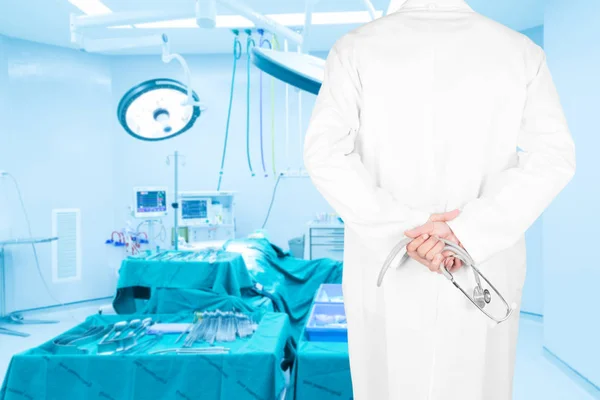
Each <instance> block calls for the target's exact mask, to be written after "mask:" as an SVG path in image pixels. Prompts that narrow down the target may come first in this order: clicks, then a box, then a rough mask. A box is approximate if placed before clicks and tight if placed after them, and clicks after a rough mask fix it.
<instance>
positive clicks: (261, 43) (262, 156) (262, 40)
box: [258, 29, 273, 178]
mask: <svg viewBox="0 0 600 400" xmlns="http://www.w3.org/2000/svg"><path fill="white" fill-rule="evenodd" d="M258 33H259V34H260V40H259V42H258V47H264V46H265V45H267V46H269V49H272V48H273V46H272V45H271V42H270V41H269V40H268V39H265V37H264V35H265V31H264V29H259V30H258ZM271 101H273V99H272V98H271ZM259 116H260V160H261V162H262V169H263V173H264V175H265V178H267V177H268V176H269V174H268V173H267V167H266V166H265V153H264V144H263V72H262V71H260V113H259Z"/></svg>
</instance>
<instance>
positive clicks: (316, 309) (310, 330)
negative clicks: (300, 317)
mask: <svg viewBox="0 0 600 400" xmlns="http://www.w3.org/2000/svg"><path fill="white" fill-rule="evenodd" d="M317 314H325V315H331V316H333V315H342V316H344V319H345V317H346V311H345V310H344V304H343V303H315V304H313V306H312V310H311V312H310V317H309V318H308V322H307V324H306V329H305V331H304V332H305V334H306V338H307V339H308V340H309V341H311V342H347V341H348V329H347V328H340V327H327V326H319V325H317V323H316V319H315V316H316V315H317Z"/></svg>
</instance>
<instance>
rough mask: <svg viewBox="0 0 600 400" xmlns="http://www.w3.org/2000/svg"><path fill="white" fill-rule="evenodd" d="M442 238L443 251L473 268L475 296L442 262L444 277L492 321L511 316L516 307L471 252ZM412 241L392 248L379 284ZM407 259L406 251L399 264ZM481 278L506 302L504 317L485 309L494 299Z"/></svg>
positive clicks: (408, 239)
mask: <svg viewBox="0 0 600 400" xmlns="http://www.w3.org/2000/svg"><path fill="white" fill-rule="evenodd" d="M440 240H441V241H442V242H443V243H444V244H445V245H446V246H445V247H444V249H443V250H442V251H443V252H445V251H450V252H452V253H453V254H454V257H455V258H457V259H459V260H460V261H462V262H463V264H464V265H465V266H468V267H470V268H471V270H472V271H473V275H474V277H475V288H474V290H473V296H470V295H469V294H468V293H467V292H466V291H465V290H464V289H463V288H462V287H461V286H460V285H459V284H458V283H457V282H456V281H455V280H454V276H453V275H452V274H451V273H450V272H449V271H448V270H447V269H446V267H445V265H444V264H443V263H442V265H441V266H440V270H441V272H442V274H443V275H444V277H446V279H448V280H449V281H450V282H452V284H453V285H454V286H455V287H456V288H457V289H458V290H460V291H461V292H462V293H463V294H464V295H465V296H466V297H467V299H469V301H470V302H471V303H473V305H474V306H475V307H477V308H478V309H479V310H480V311H481V312H482V313H484V314H485V315H486V316H487V317H488V318H490V319H491V320H492V321H494V322H496V323H498V324H499V323H500V322H503V321H506V320H507V319H508V318H509V317H510V316H511V314H512V312H513V309H514V307H511V306H510V305H509V304H508V302H507V301H506V300H505V299H504V297H503V296H502V294H500V292H499V291H498V290H497V289H496V288H495V287H494V285H492V283H491V282H490V281H489V280H488V279H487V278H486V277H485V276H484V275H483V274H482V273H481V272H480V271H479V269H478V268H477V267H476V266H475V262H474V261H473V259H472V258H471V256H470V255H469V253H467V252H466V250H464V249H463V248H462V247H460V246H458V245H457V244H456V243H453V242H451V241H449V240H446V239H441V238H440ZM411 241H412V239H410V238H406V239H403V240H401V241H400V242H398V244H397V245H396V246H395V247H394V248H393V249H392V251H391V252H390V254H389V255H388V257H387V258H386V260H385V262H384V263H383V266H382V267H381V270H380V271H379V276H378V278H377V286H381V284H382V282H383V278H384V276H385V274H386V273H387V271H388V270H389V269H390V267H391V266H392V262H393V261H394V260H395V259H396V257H397V256H398V254H399V253H400V252H401V251H402V250H404V249H405V248H406V246H407V245H408V244H409V243H410V242H411ZM407 259H408V254H406V253H405V254H404V255H403V256H402V259H401V260H400V263H399V265H401V264H402V263H404V261H406V260H407ZM481 279H483V280H484V281H485V282H486V283H487V284H488V285H489V286H490V288H491V289H492V290H493V291H494V292H495V293H496V295H497V296H498V297H499V298H500V301H502V303H503V304H504V307H505V308H506V312H505V314H504V315H503V316H502V317H499V318H497V317H495V316H493V315H491V314H490V313H488V312H487V310H485V309H484V308H485V306H486V305H487V304H489V303H490V302H491V301H492V294H491V292H490V291H489V290H488V289H483V287H482V286H481Z"/></svg>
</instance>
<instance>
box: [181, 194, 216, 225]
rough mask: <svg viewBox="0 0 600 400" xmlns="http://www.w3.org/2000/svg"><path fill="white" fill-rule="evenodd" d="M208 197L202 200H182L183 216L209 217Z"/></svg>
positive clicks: (190, 217) (186, 217) (186, 218)
mask: <svg viewBox="0 0 600 400" xmlns="http://www.w3.org/2000/svg"><path fill="white" fill-rule="evenodd" d="M209 201H210V200H208V199H202V200H183V201H182V202H181V218H182V219H184V220H189V219H202V218H208V202H209Z"/></svg>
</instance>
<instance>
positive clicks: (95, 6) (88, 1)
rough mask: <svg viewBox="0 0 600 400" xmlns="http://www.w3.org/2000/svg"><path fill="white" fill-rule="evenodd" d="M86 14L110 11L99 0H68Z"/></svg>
mask: <svg viewBox="0 0 600 400" xmlns="http://www.w3.org/2000/svg"><path fill="white" fill-rule="evenodd" d="M68 1H69V3H71V4H73V5H74V6H75V7H77V8H79V9H80V10H81V11H82V12H84V13H85V14H87V15H102V14H110V13H111V12H112V11H111V9H110V8H108V7H107V6H106V5H105V4H104V3H102V2H101V1H100V0H68Z"/></svg>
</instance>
